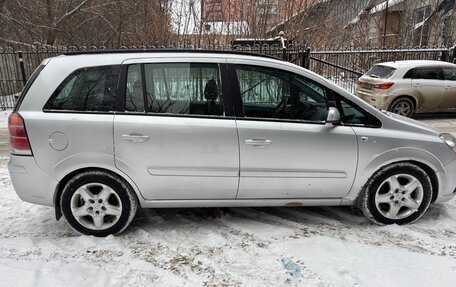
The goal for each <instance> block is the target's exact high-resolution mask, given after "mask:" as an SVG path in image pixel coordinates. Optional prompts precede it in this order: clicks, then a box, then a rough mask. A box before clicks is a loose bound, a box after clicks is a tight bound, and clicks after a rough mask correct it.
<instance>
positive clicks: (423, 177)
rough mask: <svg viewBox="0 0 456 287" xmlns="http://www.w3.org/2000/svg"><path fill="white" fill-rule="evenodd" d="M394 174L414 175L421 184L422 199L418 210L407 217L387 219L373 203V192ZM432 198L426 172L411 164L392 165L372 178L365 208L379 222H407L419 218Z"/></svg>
mask: <svg viewBox="0 0 456 287" xmlns="http://www.w3.org/2000/svg"><path fill="white" fill-rule="evenodd" d="M395 174H409V175H412V176H414V177H415V178H416V179H418V180H419V181H420V183H421V185H422V186H423V200H422V202H421V204H420V206H419V207H418V211H417V212H414V213H413V214H412V215H410V216H409V217H406V218H403V219H398V220H396V219H389V218H387V217H384V216H383V215H382V214H381V213H380V212H379V211H378V210H377V207H376V205H375V193H376V192H377V189H378V188H379V186H380V184H382V183H383V181H384V180H385V179H387V178H388V177H390V176H392V175H395ZM431 199H432V185H431V182H430V180H429V177H428V176H427V174H426V173H425V172H424V171H423V170H422V169H420V168H419V167H413V166H404V167H399V166H397V167H393V168H390V169H388V170H386V171H384V172H382V173H380V174H378V176H377V177H376V178H375V179H374V181H373V182H372V184H371V186H369V188H368V194H367V202H366V204H367V206H366V207H367V208H368V209H369V212H370V214H371V215H372V217H373V218H374V219H375V220H376V221H378V222H379V223H381V224H398V225H402V224H407V223H411V222H414V221H415V220H417V219H418V218H420V217H421V216H422V215H423V214H424V213H425V212H426V210H427V209H428V207H429V204H430V202H431Z"/></svg>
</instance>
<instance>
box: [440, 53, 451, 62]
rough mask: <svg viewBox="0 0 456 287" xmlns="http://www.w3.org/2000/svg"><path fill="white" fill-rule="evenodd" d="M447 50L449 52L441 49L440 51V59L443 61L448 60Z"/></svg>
mask: <svg viewBox="0 0 456 287" xmlns="http://www.w3.org/2000/svg"><path fill="white" fill-rule="evenodd" d="M448 52H449V50H446V51H442V52H441V53H440V61H444V62H446V61H448Z"/></svg>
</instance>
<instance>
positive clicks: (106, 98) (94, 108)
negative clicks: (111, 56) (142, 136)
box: [44, 65, 120, 112]
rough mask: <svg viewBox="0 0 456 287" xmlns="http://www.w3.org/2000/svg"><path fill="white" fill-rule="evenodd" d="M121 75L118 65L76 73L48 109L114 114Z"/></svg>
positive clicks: (52, 98) (56, 94) (47, 106)
mask: <svg viewBox="0 0 456 287" xmlns="http://www.w3.org/2000/svg"><path fill="white" fill-rule="evenodd" d="M119 74H120V66H118V65H116V66H100V67H90V68H83V69H79V70H76V71H74V72H73V73H71V74H70V75H69V76H68V77H67V78H66V79H65V80H64V81H63V82H62V83H61V84H60V85H59V87H58V88H57V89H56V90H55V92H54V93H53V94H52V96H51V98H50V99H49V101H48V102H47V103H46V105H45V106H44V110H64V111H84V112H86V111H88V112H109V111H114V110H115V106H116V95H117V83H118V80H119Z"/></svg>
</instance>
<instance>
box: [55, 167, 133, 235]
mask: <svg viewBox="0 0 456 287" xmlns="http://www.w3.org/2000/svg"><path fill="white" fill-rule="evenodd" d="M137 205H138V204H137V199H136V197H135V195H134V194H133V191H132V190H131V187H130V186H129V184H128V183H127V182H125V181H124V180H123V179H121V178H118V177H117V176H114V175H112V174H110V173H108V172H104V171H87V172H83V173H80V174H78V175H76V176H75V177H73V178H72V179H71V180H70V181H68V183H67V184H66V185H65V187H64V189H63V191H62V197H61V200H60V207H61V210H62V213H63V215H64V217H65V219H66V221H67V222H68V224H69V225H70V226H71V227H72V228H73V229H74V230H76V231H78V232H80V233H82V234H86V235H93V236H107V235H110V234H118V233H120V232H122V231H123V230H124V229H125V228H126V227H127V226H128V225H129V224H130V222H131V220H132V219H133V217H134V216H135V214H136V209H137Z"/></svg>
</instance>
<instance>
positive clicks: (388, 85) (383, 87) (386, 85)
mask: <svg viewBox="0 0 456 287" xmlns="http://www.w3.org/2000/svg"><path fill="white" fill-rule="evenodd" d="M393 85H394V83H393V82H386V83H381V84H376V85H374V89H379V90H388V89H389V88H391V87H392V86H393Z"/></svg>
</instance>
